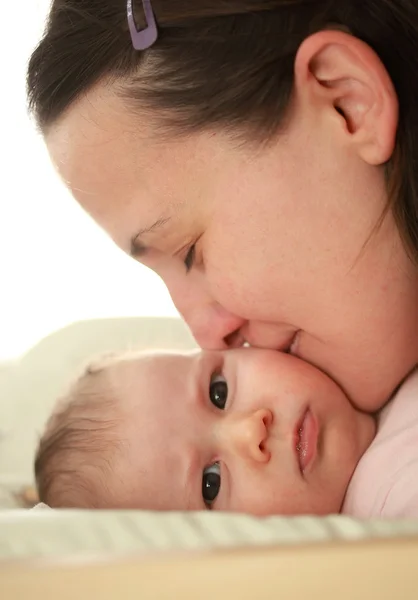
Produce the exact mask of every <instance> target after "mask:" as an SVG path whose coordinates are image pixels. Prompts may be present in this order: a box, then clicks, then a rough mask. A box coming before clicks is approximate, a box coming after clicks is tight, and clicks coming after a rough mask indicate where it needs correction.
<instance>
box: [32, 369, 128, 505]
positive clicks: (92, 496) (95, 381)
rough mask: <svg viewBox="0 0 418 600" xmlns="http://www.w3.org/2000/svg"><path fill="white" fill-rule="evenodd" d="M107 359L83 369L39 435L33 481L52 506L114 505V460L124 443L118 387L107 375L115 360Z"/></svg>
mask: <svg viewBox="0 0 418 600" xmlns="http://www.w3.org/2000/svg"><path fill="white" fill-rule="evenodd" d="M109 361H110V359H109V360H108V359H104V360H98V361H95V362H94V363H92V364H91V365H90V366H88V367H87V368H86V369H85V370H84V372H83V374H82V375H81V376H80V377H79V378H78V379H77V380H76V381H75V383H74V384H73V385H72V386H71V387H70V389H69V391H68V392H67V393H66V394H65V395H64V396H63V397H62V398H61V399H60V400H59V401H58V403H57V406H56V408H55V410H54V412H53V414H52V416H51V417H50V419H49V421H48V423H47V425H46V428H45V432H44V434H43V435H42V437H41V440H40V443H39V446H38V450H37V453H36V458H35V479H36V485H37V490H38V496H39V501H40V502H44V503H45V504H47V505H48V506H50V507H52V508H116V505H115V497H116V496H115V493H116V490H115V478H117V469H116V468H115V462H116V461H115V459H117V457H118V456H119V453H120V450H121V448H122V446H123V443H124V442H123V438H122V437H121V428H120V427H119V421H120V420H121V418H122V415H121V413H120V412H119V411H118V399H117V393H118V390H117V388H115V386H114V385H112V382H111V380H110V378H109V377H108V367H109V366H110V365H111V363H112V362H115V361H116V359H112V360H111V361H110V362H109ZM110 481H111V482H112V485H108V483H109V482H110ZM116 481H117V479H116Z"/></svg>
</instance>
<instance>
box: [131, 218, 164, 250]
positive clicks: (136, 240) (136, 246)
mask: <svg viewBox="0 0 418 600" xmlns="http://www.w3.org/2000/svg"><path fill="white" fill-rule="evenodd" d="M170 219H171V217H166V218H160V219H157V220H156V221H155V223H153V224H152V225H150V226H149V227H144V228H143V229H140V230H139V231H137V232H136V234H135V235H134V236H133V237H132V238H131V247H130V251H129V253H130V255H131V256H132V258H138V256H144V254H146V252H147V250H148V248H147V246H146V244H144V243H143V242H141V239H140V238H141V236H143V235H146V234H150V233H155V231H156V230H157V229H160V228H161V227H163V226H164V225H166V224H167V223H168V221H170Z"/></svg>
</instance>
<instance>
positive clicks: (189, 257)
mask: <svg viewBox="0 0 418 600" xmlns="http://www.w3.org/2000/svg"><path fill="white" fill-rule="evenodd" d="M195 258H196V244H192V246H190V248H189V249H188V251H187V254H186V257H185V259H184V266H185V267H186V272H187V273H188V272H189V271H190V270H191V269H192V267H193V265H194V262H195Z"/></svg>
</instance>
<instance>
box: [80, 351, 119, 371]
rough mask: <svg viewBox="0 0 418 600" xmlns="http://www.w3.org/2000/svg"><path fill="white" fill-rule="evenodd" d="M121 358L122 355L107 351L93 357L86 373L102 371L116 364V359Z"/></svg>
mask: <svg viewBox="0 0 418 600" xmlns="http://www.w3.org/2000/svg"><path fill="white" fill-rule="evenodd" d="M118 360H120V355H118V354H117V353H116V352H107V353H106V354H102V355H101V356H98V357H97V358H95V359H93V360H92V361H91V362H90V363H89V364H88V365H87V367H86V375H95V374H96V373H100V372H101V371H104V370H105V369H107V368H109V367H110V366H112V365H114V364H115V362H116V361H118Z"/></svg>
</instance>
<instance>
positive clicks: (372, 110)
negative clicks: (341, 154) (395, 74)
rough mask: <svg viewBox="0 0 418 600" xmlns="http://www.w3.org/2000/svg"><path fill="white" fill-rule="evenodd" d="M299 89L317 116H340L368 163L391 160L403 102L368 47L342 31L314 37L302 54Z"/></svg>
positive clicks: (298, 59) (349, 139)
mask: <svg viewBox="0 0 418 600" xmlns="http://www.w3.org/2000/svg"><path fill="white" fill-rule="evenodd" d="M295 87H296V91H297V93H298V95H299V97H302V98H303V99H304V101H305V103H309V105H310V106H311V107H312V108H313V110H321V111H323V110H326V111H328V113H329V114H330V115H332V114H334V117H335V113H338V116H339V121H338V122H339V123H340V124H341V125H342V128H343V133H344V134H346V135H347V143H349V144H351V145H352V146H353V147H354V148H355V149H356V151H357V152H358V154H359V156H361V158H362V159H363V160H364V161H366V162H367V163H369V164H373V165H380V164H384V163H386V162H387V161H388V160H389V159H390V157H391V156H392V153H393V150H394V147H395V141H396V130H397V125H398V99H397V95H396V91H395V88H394V86H393V83H392V81H391V79H390V77H389V74H388V72H387V71H386V68H385V66H384V65H383V63H382V62H381V60H380V58H379V57H378V56H377V54H376V53H375V52H374V50H372V48H370V47H369V46H368V45H367V44H365V43H364V42H362V41H361V40H359V39H357V38H355V37H353V36H351V35H349V34H347V33H344V32H341V31H332V30H326V31H321V32H319V33H316V34H313V35H312V36H310V37H309V38H307V39H306V40H305V41H304V42H303V43H302V45H301V46H300V48H299V51H298V53H297V56H296V61H295Z"/></svg>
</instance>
